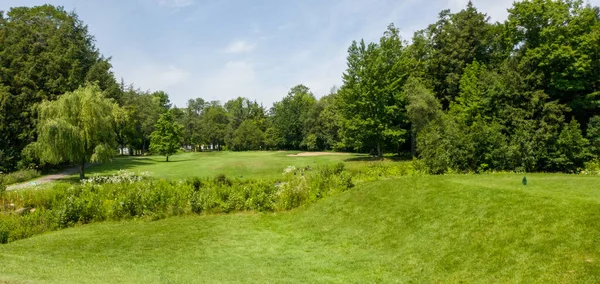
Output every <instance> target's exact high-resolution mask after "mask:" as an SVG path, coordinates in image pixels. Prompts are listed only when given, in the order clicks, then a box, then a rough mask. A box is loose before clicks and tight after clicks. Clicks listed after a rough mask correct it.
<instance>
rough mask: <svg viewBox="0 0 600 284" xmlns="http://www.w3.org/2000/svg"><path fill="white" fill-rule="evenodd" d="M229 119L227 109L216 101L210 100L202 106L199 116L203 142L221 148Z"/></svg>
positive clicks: (227, 129) (214, 147) (227, 130)
mask: <svg viewBox="0 0 600 284" xmlns="http://www.w3.org/2000/svg"><path fill="white" fill-rule="evenodd" d="M229 121H230V117H229V114H228V113H227V110H225V108H224V107H223V106H222V105H221V104H220V103H219V102H218V101H212V102H210V103H209V104H208V106H206V107H205V108H204V111H203V113H202V118H201V133H202V139H203V141H204V142H203V143H205V144H208V145H212V147H213V149H218V150H221V148H222V147H223V146H224V145H225V140H226V138H227V133H229Z"/></svg>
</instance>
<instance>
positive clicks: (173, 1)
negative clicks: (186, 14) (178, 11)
mask: <svg viewBox="0 0 600 284" xmlns="http://www.w3.org/2000/svg"><path fill="white" fill-rule="evenodd" d="M157 2H158V4H160V5H164V6H169V7H172V8H185V7H188V6H191V5H193V4H194V0H157Z"/></svg>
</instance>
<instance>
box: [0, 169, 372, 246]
mask: <svg viewBox="0 0 600 284" xmlns="http://www.w3.org/2000/svg"><path fill="white" fill-rule="evenodd" d="M371 175H374V176H376V177H378V176H380V175H381V173H379V174H373V173H371ZM0 178H1V176H0ZM0 186H1V183H0ZM353 186H354V185H353V183H352V174H351V173H349V172H348V171H346V170H345V169H344V164H341V163H340V164H337V165H333V166H325V167H321V168H319V169H315V170H312V169H310V170H307V169H296V168H292V169H287V170H286V171H285V172H284V174H283V176H282V178H281V179H280V180H279V181H278V182H276V183H274V182H273V181H271V180H245V181H240V180H231V179H229V178H227V177H225V176H224V175H218V176H216V177H215V178H213V179H206V178H205V179H199V178H192V179H188V180H186V181H166V180H159V179H153V178H150V177H148V176H147V175H144V174H142V175H134V174H132V173H129V172H121V173H119V174H117V175H114V176H112V177H93V178H91V179H89V180H87V181H85V182H83V183H82V184H78V185H72V184H55V185H53V186H52V187H51V188H50V189H41V190H23V191H10V192H4V191H3V190H1V188H0V244H1V243H6V242H8V241H13V240H18V239H22V238H26V237H29V236H32V235H34V234H39V233H42V232H45V231H50V230H56V229H60V228H65V227H70V226H74V225H76V224H86V223H90V222H98V221H104V220H122V219H132V218H136V219H137V218H145V219H150V220H157V219H162V218H165V217H167V216H177V215H182V214H201V213H230V212H236V211H255V212H265V211H267V212H272V211H282V210H289V209H292V208H296V207H298V206H301V205H304V204H307V203H310V202H313V201H315V200H317V199H320V198H323V197H326V196H328V195H331V194H334V193H337V192H341V191H345V190H348V189H349V188H351V187H353Z"/></svg>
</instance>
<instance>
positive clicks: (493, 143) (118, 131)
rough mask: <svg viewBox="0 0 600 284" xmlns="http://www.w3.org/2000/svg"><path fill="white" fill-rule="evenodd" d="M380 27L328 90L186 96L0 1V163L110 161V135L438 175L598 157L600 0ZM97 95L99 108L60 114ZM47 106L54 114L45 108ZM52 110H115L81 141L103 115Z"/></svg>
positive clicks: (135, 147) (4, 166) (116, 139)
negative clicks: (126, 71)
mask: <svg viewBox="0 0 600 284" xmlns="http://www.w3.org/2000/svg"><path fill="white" fill-rule="evenodd" d="M384 28H385V27H382V36H381V37H380V38H379V40H377V41H376V42H366V41H365V40H364V39H356V40H355V41H353V42H352V44H351V45H350V46H349V47H348V54H347V60H346V61H347V67H346V69H345V71H344V72H343V74H340V75H341V79H342V85H341V86H339V88H335V87H334V88H332V89H331V91H330V92H329V93H328V94H318V93H313V91H311V89H310V88H309V86H306V85H302V84H299V85H296V86H293V87H291V88H290V90H289V92H288V93H287V94H281V95H282V97H283V98H282V99H281V100H280V101H277V102H275V103H273V105H272V106H271V107H265V106H263V105H262V104H261V103H260V102H257V101H255V100H253V99H252V98H246V97H236V98H232V99H230V100H226V101H224V102H221V101H208V100H205V99H203V98H193V99H190V100H189V101H188V103H187V106H186V107H184V108H180V107H177V106H175V105H173V104H172V103H171V101H170V98H169V94H167V93H166V92H164V91H162V90H142V89H140V88H139V87H136V86H133V85H126V83H125V79H121V82H120V83H117V81H116V80H115V78H114V75H113V73H112V71H111V69H112V66H111V64H110V57H104V56H103V55H102V54H101V53H100V52H99V50H98V49H97V48H96V47H95V45H94V44H95V42H94V39H93V36H92V35H90V34H89V33H88V30H87V27H86V25H85V24H84V23H83V22H82V21H81V20H80V19H79V18H78V17H77V15H76V14H75V13H74V12H67V11H65V10H64V9H63V8H62V7H55V6H51V5H43V6H37V7H31V8H28V7H17V8H12V9H10V10H9V11H8V12H7V13H0V133H3V134H4V135H2V136H1V137H0V171H12V170H15V169H16V168H18V167H27V166H30V165H36V166H40V165H44V163H46V162H48V163H49V162H52V163H56V162H65V163H72V162H74V163H81V162H82V160H86V161H87V160H96V159H98V160H103V159H104V158H103V157H108V155H105V154H106V153H108V152H110V151H109V150H108V149H109V147H113V148H111V149H113V150H116V149H115V148H114V147H119V148H120V149H121V150H122V153H125V151H124V149H128V150H129V154H131V155H138V154H145V153H147V152H151V153H153V154H160V155H165V156H167V159H168V156H169V155H172V154H173V153H174V152H175V151H177V149H180V148H183V149H184V150H187V151H215V150H216V151H219V150H233V151H246V150H314V151H322V150H335V151H358V152H365V153H366V152H368V153H372V154H375V155H377V156H379V157H383V156H384V154H408V153H412V155H413V156H414V157H415V158H418V159H421V161H422V162H423V164H425V165H426V167H427V168H428V169H429V171H430V172H431V173H444V172H447V171H458V172H482V171H488V170H511V171H563V172H577V171H579V170H580V169H581V168H583V167H585V163H586V162H589V161H593V160H598V159H600V130H599V129H600V118H599V117H600V116H599V115H598V114H599V113H600V44H599V43H600V8H599V7H592V6H591V5H589V4H584V2H583V1H579V0H563V1H553V0H527V1H517V2H515V3H513V4H512V6H511V8H510V9H508V17H507V19H506V20H505V21H503V22H496V23H492V22H490V19H489V17H488V16H487V15H486V14H485V11H479V10H478V9H477V8H476V7H475V5H474V4H473V3H472V2H468V4H467V5H466V6H465V7H464V9H461V10H460V11H456V12H453V11H450V10H443V11H441V12H440V13H439V15H438V19H437V20H436V21H435V22H434V23H432V24H430V25H428V26H424V27H423V29H422V30H419V31H417V32H415V34H414V35H413V37H412V39H410V41H407V39H402V38H401V37H400V32H399V29H398V28H397V27H396V26H394V25H393V24H390V25H389V26H388V27H387V29H384ZM88 94H96V95H94V96H97V98H93V99H94V100H100V101H101V102H102V104H105V105H102V104H101V105H99V106H96V107H97V108H98V109H99V110H95V108H92V109H90V107H89V106H86V107H88V108H87V109H84V113H80V112H69V111H64V110H67V109H69V108H72V107H73V105H76V104H77V103H76V102H79V101H78V99H74V98H73V96H80V97H85V98H86V100H92V98H88ZM207 95H209V96H211V97H215V96H220V95H221V94H207ZM63 97H64V99H63ZM54 102H56V104H57V105H61V109H62V110H61V111H50V109H54V108H58V106H56V107H54V106H53V107H50V105H53V103H54ZM94 103H95V101H94ZM108 105H111V107H110V109H112V110H113V111H111V115H110V116H107V113H108V109H109V107H108ZM116 105H118V106H119V107H114V106H116ZM105 112H106V113H105ZM58 113H65V115H67V114H68V115H73V116H75V117H79V116H82V115H85V116H87V118H86V121H87V120H90V119H91V117H96V116H100V115H105V114H106V115H105V116H103V118H101V119H97V121H104V120H110V121H111V122H110V123H108V121H105V122H106V124H105V125H103V126H102V127H103V128H102V129H100V131H99V132H98V133H100V134H98V135H102V139H101V138H100V137H96V136H89V137H91V138H89V139H91V140H89V139H88V138H85V139H88V140H85V139H84V140H81V139H79V138H77V137H79V136H81V135H83V134H81V133H82V132H81V131H85V130H82V129H87V128H88V127H92V128H93V127H97V125H96V124H93V123H92V124H89V125H88V124H76V123H71V122H70V121H72V119H71V120H69V119H67V118H62V116H59V115H58ZM59 117H60V119H59ZM61 119H62V120H61ZM63 120H64V121H69V123H70V124H69V123H66V122H61V121H63ZM82 121H83V120H82ZM98 127H99V126H98ZM59 130H60V131H59ZM77 133H80V134H77ZM85 133H87V132H85ZM53 135H54V136H53ZM57 135H58V136H57ZM69 135H70V136H69ZM78 135H79V136H78ZM86 135H87V134H86ZM90 135H91V134H90ZM94 135H96V134H94ZM71 136H72V137H75V138H73V139H71V138H69V137H71ZM50 137H54V138H57V139H59V138H60V139H59V140H57V141H60V142H53V141H50V140H51V138H50ZM86 137H87V136H86ZM82 139H83V138H82ZM71 140H73V141H71ZM82 141H87V142H85V143H88V144H85V145H84V144H82V143H84V142H82ZM31 143H33V144H31ZM53 143H54V144H53ZM61 143H64V145H66V146H67V147H65V148H69V149H71V148H73V149H79V150H69V151H67V152H65V151H66V150H64V149H62V148H61V147H60V145H59V144H61ZM28 144H31V145H34V146H35V145H43V144H46V145H47V146H48V147H47V148H48V149H45V150H43V151H42V150H40V149H41V148H39V147H37V146H35V147H34V146H31V147H28V148H25V146H26V145H28ZM90 145H100V146H99V147H100V148H98V149H96V146H94V147H93V148H90V147H91V146H90ZM33 150H36V151H39V152H38V153H39V154H40V155H39V156H40V159H39V160H37V159H36V158H34V155H30V154H31V153H33V152H35V151H33ZM61 151H62V152H61ZM71 151H75V152H71ZM82 156H84V158H83V159H82V158H81V157H82Z"/></svg>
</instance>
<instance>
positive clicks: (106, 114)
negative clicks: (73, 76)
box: [27, 84, 119, 179]
mask: <svg viewBox="0 0 600 284" xmlns="http://www.w3.org/2000/svg"><path fill="white" fill-rule="evenodd" d="M118 111H119V107H118V106H117V104H115V103H114V102H113V101H112V99H108V98H105V97H104V95H103V93H102V91H101V90H100V88H99V87H98V86H97V85H92V84H88V85H86V86H84V87H80V88H79V89H77V90H75V91H73V92H70V93H66V94H64V95H62V96H60V97H59V98H58V99H57V100H55V101H44V102H43V103H41V104H40V107H39V123H38V127H37V134H38V139H37V142H34V143H32V144H30V145H29V149H27V150H29V151H32V152H33V153H34V154H35V155H36V156H37V157H38V158H39V159H40V161H41V162H44V163H49V164H58V163H63V162H69V163H79V164H80V172H79V177H80V178H81V179H83V178H85V172H84V169H85V163H86V162H105V161H107V160H110V158H111V157H112V156H113V155H114V154H115V152H116V150H115V149H116V148H115V147H116V145H115V144H116V135H115V131H114V123H115V114H116V113H117V112H118Z"/></svg>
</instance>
